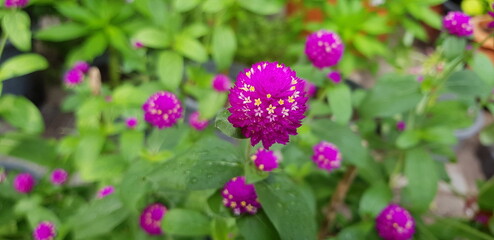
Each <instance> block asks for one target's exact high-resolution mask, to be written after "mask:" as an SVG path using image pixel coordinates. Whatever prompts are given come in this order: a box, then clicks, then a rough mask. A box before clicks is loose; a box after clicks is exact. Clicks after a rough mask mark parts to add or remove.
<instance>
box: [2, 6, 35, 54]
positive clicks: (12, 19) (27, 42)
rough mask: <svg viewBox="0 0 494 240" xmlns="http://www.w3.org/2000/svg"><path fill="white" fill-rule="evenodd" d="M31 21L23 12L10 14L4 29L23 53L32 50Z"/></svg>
mask: <svg viewBox="0 0 494 240" xmlns="http://www.w3.org/2000/svg"><path fill="white" fill-rule="evenodd" d="M30 25H31V20H30V19H29V16H28V15H27V14H26V13H25V12H23V11H13V12H8V13H7V14H6V15H5V16H4V17H3V22H2V27H3V30H4V31H5V34H7V36H8V37H9V39H10V41H12V44H14V46H15V47H16V48H17V49H19V50H21V51H24V52H25V51H29V50H31V29H30Z"/></svg>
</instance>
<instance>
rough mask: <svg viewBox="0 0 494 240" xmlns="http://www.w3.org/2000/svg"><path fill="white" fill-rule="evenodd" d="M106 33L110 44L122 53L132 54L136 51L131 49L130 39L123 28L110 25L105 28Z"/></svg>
mask: <svg viewBox="0 0 494 240" xmlns="http://www.w3.org/2000/svg"><path fill="white" fill-rule="evenodd" d="M105 33H106V37H107V39H108V40H109V42H110V45H111V46H112V47H114V48H115V49H117V50H118V51H120V52H121V53H123V54H127V55H128V56H132V53H134V52H135V51H133V50H131V45H130V41H129V39H128V37H127V36H126V35H125V33H124V31H123V30H122V29H121V28H118V27H115V26H113V25H109V26H107V27H106V28H105Z"/></svg>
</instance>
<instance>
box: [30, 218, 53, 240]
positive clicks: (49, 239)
mask: <svg viewBox="0 0 494 240" xmlns="http://www.w3.org/2000/svg"><path fill="white" fill-rule="evenodd" d="M56 235H57V234H56V232H55V225H53V223H51V222H48V221H44V222H40V223H39V224H38V226H36V228H35V229H34V231H33V238H34V239H35V240H53V239H55V236H56Z"/></svg>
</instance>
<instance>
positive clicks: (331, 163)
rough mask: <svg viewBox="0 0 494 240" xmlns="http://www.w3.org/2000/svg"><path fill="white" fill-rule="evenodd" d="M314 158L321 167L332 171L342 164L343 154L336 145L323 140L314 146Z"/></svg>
mask: <svg viewBox="0 0 494 240" xmlns="http://www.w3.org/2000/svg"><path fill="white" fill-rule="evenodd" d="M312 160H313V161H314V163H316V165H317V166H318V167H319V168H321V169H325V170H327V171H332V170H334V169H337V168H339V167H340V166H341V160H342V156H341V152H340V150H339V149H338V148H337V147H336V146H335V145H333V144H332V143H329V142H325V141H322V142H320V143H319V144H317V145H315V146H314V155H312Z"/></svg>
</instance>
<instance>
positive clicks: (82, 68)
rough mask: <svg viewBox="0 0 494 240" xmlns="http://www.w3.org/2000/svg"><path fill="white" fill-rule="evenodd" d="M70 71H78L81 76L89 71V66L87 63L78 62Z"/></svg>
mask: <svg viewBox="0 0 494 240" xmlns="http://www.w3.org/2000/svg"><path fill="white" fill-rule="evenodd" d="M72 69H75V70H79V71H81V72H82V73H83V74H86V73H87V72H88V71H89V64H88V63H87V62H83V61H79V62H76V63H75V64H74V67H73V68H72Z"/></svg>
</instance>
